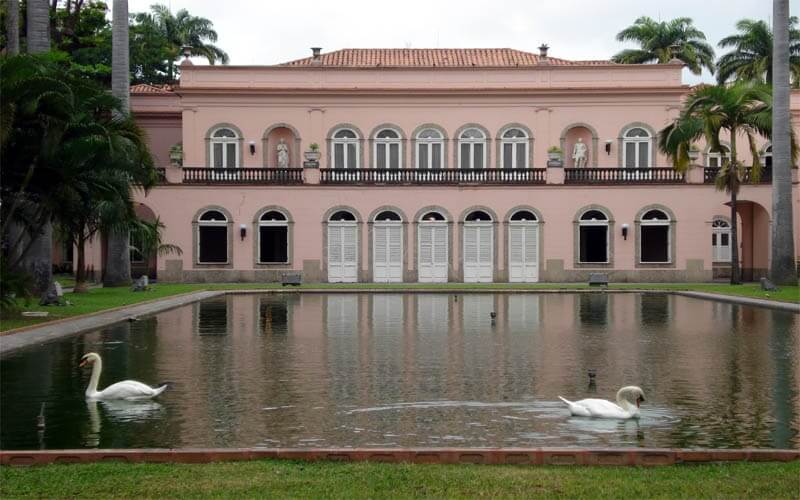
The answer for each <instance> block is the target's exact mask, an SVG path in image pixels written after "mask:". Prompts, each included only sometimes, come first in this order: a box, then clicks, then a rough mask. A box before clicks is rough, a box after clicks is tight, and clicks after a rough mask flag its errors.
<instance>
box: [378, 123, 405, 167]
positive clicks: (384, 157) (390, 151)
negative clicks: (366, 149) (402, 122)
mask: <svg viewBox="0 0 800 500" xmlns="http://www.w3.org/2000/svg"><path fill="white" fill-rule="evenodd" d="M400 155H401V145H400V134H398V133H397V132H396V131H394V130H392V129H388V128H385V129H383V130H381V131H379V132H378V133H377V134H375V162H374V165H375V168H400Z"/></svg>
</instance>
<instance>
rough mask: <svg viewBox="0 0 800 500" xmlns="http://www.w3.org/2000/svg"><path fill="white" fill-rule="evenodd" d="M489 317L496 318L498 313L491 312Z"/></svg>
mask: <svg viewBox="0 0 800 500" xmlns="http://www.w3.org/2000/svg"><path fill="white" fill-rule="evenodd" d="M489 317H490V318H492V319H495V318H496V317H497V313H496V312H494V311H492V312H490V313H489Z"/></svg>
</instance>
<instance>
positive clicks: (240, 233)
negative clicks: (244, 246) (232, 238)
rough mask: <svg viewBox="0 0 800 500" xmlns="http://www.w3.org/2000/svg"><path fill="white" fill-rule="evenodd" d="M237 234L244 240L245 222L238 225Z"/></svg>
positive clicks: (245, 234) (245, 232)
mask: <svg viewBox="0 0 800 500" xmlns="http://www.w3.org/2000/svg"><path fill="white" fill-rule="evenodd" d="M239 236H240V237H241V238H242V241H244V239H245V237H246V236H247V224H242V225H240V226H239Z"/></svg>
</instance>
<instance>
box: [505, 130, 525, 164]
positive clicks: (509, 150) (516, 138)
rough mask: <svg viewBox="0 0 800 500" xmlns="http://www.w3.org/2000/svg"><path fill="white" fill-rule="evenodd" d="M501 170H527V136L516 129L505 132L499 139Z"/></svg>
mask: <svg viewBox="0 0 800 500" xmlns="http://www.w3.org/2000/svg"><path fill="white" fill-rule="evenodd" d="M501 141H502V148H503V156H502V158H503V165H502V168H528V134H526V133H525V132H524V131H522V130H520V129H518V128H512V129H509V130H506V131H505V132H504V133H503V137H502V138H501Z"/></svg>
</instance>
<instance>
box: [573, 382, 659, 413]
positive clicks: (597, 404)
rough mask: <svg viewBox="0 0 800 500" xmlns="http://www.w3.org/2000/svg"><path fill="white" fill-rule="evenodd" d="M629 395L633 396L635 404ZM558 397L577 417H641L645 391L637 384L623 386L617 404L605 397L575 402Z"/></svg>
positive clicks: (618, 393) (618, 394)
mask: <svg viewBox="0 0 800 500" xmlns="http://www.w3.org/2000/svg"><path fill="white" fill-rule="evenodd" d="M627 396H631V398H632V399H633V401H634V402H635V406H634V403H631V400H630V399H628V398H627ZM558 399H560V400H561V401H563V402H565V403H567V406H568V407H569V412H570V413H571V414H572V415H574V416H576V417H595V418H619V419H629V418H639V404H640V403H642V402H643V401H644V391H642V389H640V388H639V387H636V386H635V385H629V386H627V387H623V388H622V389H620V390H619V391H617V404H614V403H612V402H611V401H606V400H605V399H581V400H580V401H575V402H572V401H568V400H566V399H564V398H562V397H561V396H559V397H558Z"/></svg>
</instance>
